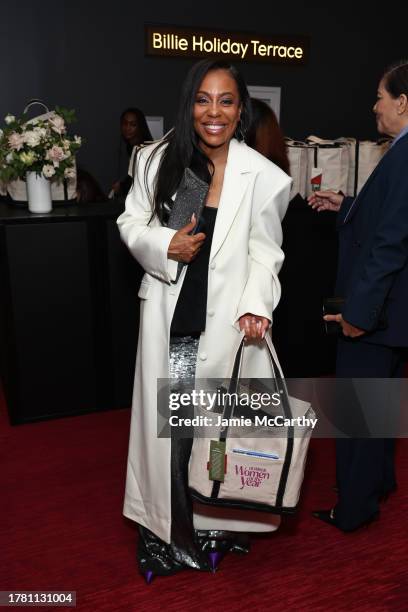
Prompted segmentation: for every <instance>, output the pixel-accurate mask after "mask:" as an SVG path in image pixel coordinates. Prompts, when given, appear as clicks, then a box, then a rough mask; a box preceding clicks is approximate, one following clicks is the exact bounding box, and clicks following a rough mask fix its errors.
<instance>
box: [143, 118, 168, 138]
mask: <svg viewBox="0 0 408 612" xmlns="http://www.w3.org/2000/svg"><path fill="white" fill-rule="evenodd" d="M146 121H147V125H148V126H149V130H150V132H151V134H152V136H153V140H159V139H160V138H163V132H164V121H163V117H146Z"/></svg>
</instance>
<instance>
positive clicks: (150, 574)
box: [144, 570, 154, 584]
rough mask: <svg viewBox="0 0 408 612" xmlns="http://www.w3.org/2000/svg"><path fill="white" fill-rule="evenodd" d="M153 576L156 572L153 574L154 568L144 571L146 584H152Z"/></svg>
mask: <svg viewBox="0 0 408 612" xmlns="http://www.w3.org/2000/svg"><path fill="white" fill-rule="evenodd" d="M153 576H154V574H153V572H152V570H147V572H145V573H144V577H145V580H146V584H150V583H151V581H152V580H153Z"/></svg>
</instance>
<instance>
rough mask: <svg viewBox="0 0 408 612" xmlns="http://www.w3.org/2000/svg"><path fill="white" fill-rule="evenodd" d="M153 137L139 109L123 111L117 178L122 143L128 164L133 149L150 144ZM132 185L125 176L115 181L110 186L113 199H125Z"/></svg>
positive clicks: (133, 108)
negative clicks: (146, 143)
mask: <svg viewBox="0 0 408 612" xmlns="http://www.w3.org/2000/svg"><path fill="white" fill-rule="evenodd" d="M152 140H153V137H152V135H151V132H150V130H149V126H148V125H147V121H146V117H145V116H144V114H143V112H142V111H141V110H140V109H139V108H135V107H130V108H127V109H125V110H124V111H123V113H122V114H121V116H120V143H119V153H118V176H120V173H121V171H122V169H121V165H122V151H123V143H124V144H125V149H126V156H127V157H126V160H127V164H126V165H128V164H129V160H130V158H131V155H132V151H133V148H134V147H139V146H140V145H142V144H143V143H145V142H151V141H152ZM131 185H132V177H131V176H129V175H128V174H126V176H124V177H122V178H121V179H118V180H117V181H115V182H114V183H113V185H112V191H113V193H114V197H121V198H125V197H126V196H127V194H128V191H129V189H130V187H131Z"/></svg>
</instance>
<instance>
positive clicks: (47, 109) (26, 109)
mask: <svg viewBox="0 0 408 612" xmlns="http://www.w3.org/2000/svg"><path fill="white" fill-rule="evenodd" d="M35 105H38V106H42V107H43V108H44V109H45V112H46V113H49V112H50V109H49V108H48V106H47V105H46V104H44V102H42V101H41V100H38V98H33V99H32V100H29V101H28V103H27V106H26V107H25V109H24V111H23V113H24V115H25V114H26V113H27V112H28V109H29V108H31V107H32V106H35Z"/></svg>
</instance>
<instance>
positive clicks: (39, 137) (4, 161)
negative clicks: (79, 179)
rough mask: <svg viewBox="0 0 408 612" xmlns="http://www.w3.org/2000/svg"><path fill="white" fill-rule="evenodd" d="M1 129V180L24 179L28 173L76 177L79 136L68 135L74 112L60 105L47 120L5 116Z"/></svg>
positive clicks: (52, 176)
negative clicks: (3, 125)
mask: <svg viewBox="0 0 408 612" xmlns="http://www.w3.org/2000/svg"><path fill="white" fill-rule="evenodd" d="M4 121H5V127H4V129H2V130H0V181H2V182H3V183H9V182H10V181H14V180H16V179H18V178H20V179H24V177H25V175H26V173H27V172H36V173H37V174H39V175H41V174H43V175H44V176H45V177H47V178H49V179H58V180H61V179H64V178H66V179H68V178H75V153H76V152H77V150H78V149H79V147H80V146H81V144H82V139H81V137H80V136H74V137H72V138H71V137H69V136H68V135H67V133H66V131H67V129H66V126H67V124H69V123H71V122H72V121H75V113H74V111H69V110H67V109H64V108H59V107H57V108H56V110H55V112H54V113H52V114H51V115H50V116H49V117H48V118H45V119H32V120H31V121H27V117H26V116H25V115H23V116H22V117H21V118H20V119H17V118H16V117H15V116H14V115H10V114H8V115H6V117H5V118H4Z"/></svg>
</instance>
